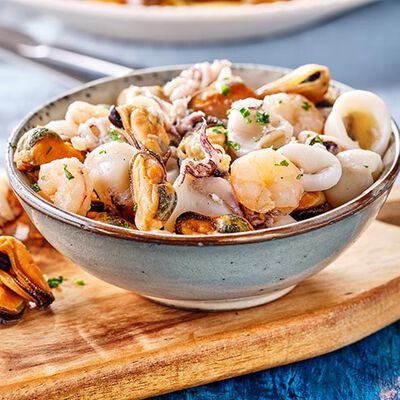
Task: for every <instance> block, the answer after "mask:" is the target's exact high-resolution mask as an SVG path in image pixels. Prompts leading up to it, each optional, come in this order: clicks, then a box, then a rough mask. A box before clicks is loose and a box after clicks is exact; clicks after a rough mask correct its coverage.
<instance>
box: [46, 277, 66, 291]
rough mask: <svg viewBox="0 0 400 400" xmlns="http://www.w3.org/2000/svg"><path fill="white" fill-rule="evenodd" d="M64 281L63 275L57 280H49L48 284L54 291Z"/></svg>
mask: <svg viewBox="0 0 400 400" xmlns="http://www.w3.org/2000/svg"><path fill="white" fill-rule="evenodd" d="M63 281H64V277H63V276H62V275H60V276H59V277H56V278H50V279H47V283H48V284H49V286H50V287H51V288H52V289H55V288H58V287H59V286H60V285H61V284H62V283H63Z"/></svg>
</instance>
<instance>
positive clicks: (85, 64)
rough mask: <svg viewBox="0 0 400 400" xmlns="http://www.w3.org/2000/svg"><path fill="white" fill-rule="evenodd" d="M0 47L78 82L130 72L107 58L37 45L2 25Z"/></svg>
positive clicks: (32, 40) (24, 35) (25, 36)
mask: <svg viewBox="0 0 400 400" xmlns="http://www.w3.org/2000/svg"><path fill="white" fill-rule="evenodd" d="M0 48H2V49H4V50H5V51H6V52H9V53H13V54H14V55H16V56H18V57H21V58H24V59H26V60H30V61H32V62H35V63H38V64H41V65H43V66H45V67H47V68H51V69H54V70H56V71H58V73H60V74H64V75H67V76H69V77H70V78H72V79H75V80H77V81H80V82H86V81H90V80H93V79H96V78H100V77H103V76H123V75H127V74H129V73H130V72H132V71H133V69H132V68H129V67H125V66H122V65H119V64H115V63H113V62H110V61H105V60H101V59H98V58H95V57H91V56H87V55H83V54H79V53H76V52H73V51H70V50H65V49H62V48H57V47H52V46H48V45H43V44H40V43H38V42H36V41H35V39H33V38H32V37H31V36H29V35H27V34H25V33H23V32H20V31H17V30H15V29H13V28H11V27H6V26H0Z"/></svg>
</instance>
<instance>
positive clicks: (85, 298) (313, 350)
mask: <svg viewBox="0 0 400 400" xmlns="http://www.w3.org/2000/svg"><path fill="white" fill-rule="evenodd" d="M394 198H395V199H400V192H399V191H396V193H395V194H394V195H392V199H394ZM388 218H389V219H390V216H388V215H386V220H388ZM399 243H400V229H399V228H398V227H396V226H391V225H388V224H385V223H382V222H375V223H374V224H373V225H372V226H371V227H370V228H369V230H368V231H367V232H366V233H365V234H364V235H363V236H362V238H360V240H359V241H358V242H357V243H356V244H355V245H354V246H352V247H351V248H350V249H349V250H348V251H347V252H346V253H345V254H344V255H343V256H341V257H340V259H338V260H337V261H336V262H335V263H333V264H332V265H331V266H330V267H328V268H327V269H326V270H324V271H323V272H321V273H319V274H318V275H316V276H314V277H312V278H311V279H308V280H307V281H305V282H304V283H302V284H301V285H299V286H298V287H297V288H296V289H295V290H294V291H293V292H292V293H290V294H289V295H288V296H286V297H284V298H282V299H281V300H279V301H276V302H275V303H271V304H269V305H266V306H261V307H257V308H253V309H250V310H244V311H237V312H223V313H199V312H189V311H179V310H175V309H170V308H166V307H163V306H160V305H157V304H154V303H151V302H149V301H147V300H144V299H142V298H140V297H138V296H136V295H134V294H132V293H129V292H126V291H124V290H121V289H118V288H115V287H113V286H111V285H108V284H105V283H103V282H101V281H99V280H97V279H96V278H94V277H91V276H89V275H88V274H86V273H85V272H83V271H82V270H81V269H80V268H78V267H77V266H75V265H73V264H72V263H71V262H69V261H68V260H66V259H65V258H63V257H62V256H61V255H59V254H58V253H56V252H55V251H54V250H52V249H51V248H50V247H43V246H39V245H37V244H36V245H34V246H33V247H32V248H31V249H32V253H33V255H34V257H35V259H36V260H37V261H38V263H39V264H40V266H41V267H42V268H43V270H44V271H45V272H46V273H47V275H48V276H54V275H63V276H64V277H67V278H68V280H67V281H66V282H65V283H64V284H63V285H62V289H60V290H56V291H55V295H56V302H55V303H54V305H53V306H52V308H51V309H50V310H47V311H45V312H38V311H36V310H32V311H30V312H28V313H27V315H25V318H24V320H23V321H22V322H21V323H19V324H18V325H14V326H10V327H8V328H6V329H4V330H2V331H1V346H0V398H1V399H18V400H23V399H44V398H46V399H77V398H80V399H85V398H87V399H109V398H118V399H136V398H144V397H148V396H151V395H156V394H159V393H165V392H168V391H173V390H178V389H182V388H185V387H189V386H194V385H199V384H203V383H207V382H211V381H215V380H220V379H225V378H228V377H232V376H237V375H241V374H245V373H249V372H253V371H258V370H261V369H265V368H270V367H273V366H277V365H283V364H287V363H290V362H294V361H298V360H303V359H306V358H310V357H313V356H316V355H320V354H324V353H327V352H330V351H332V350H335V349H338V348H340V347H343V346H345V345H347V344H349V343H353V342H355V341H357V340H359V339H360V338H362V337H365V336H367V335H369V334H371V333H372V332H375V331H376V330H378V329H380V328H382V327H384V326H386V325H388V324H389V323H391V322H393V321H395V320H397V319H399V318H400V301H399V300H400V268H399V264H400V246H399V245H398V244H399ZM78 278H79V279H84V280H85V282H86V285H85V286H77V285H76V284H74V281H75V280H76V279H78Z"/></svg>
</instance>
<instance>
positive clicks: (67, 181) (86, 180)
mask: <svg viewBox="0 0 400 400" xmlns="http://www.w3.org/2000/svg"><path fill="white" fill-rule="evenodd" d="M37 185H38V189H39V194H40V195H42V196H43V197H44V198H45V199H47V200H50V201H51V202H52V203H53V204H54V205H55V206H56V207H59V208H61V209H62V210H65V211H69V212H72V213H75V214H79V215H86V213H87V212H88V211H89V209H90V202H91V199H90V198H91V195H92V192H93V183H92V180H91V179H90V177H89V173H88V170H87V169H86V167H85V166H84V165H83V164H82V163H81V162H80V161H79V160H78V159H77V158H63V159H61V160H55V161H52V162H50V163H48V164H43V165H41V167H40V171H39V180H38V182H37Z"/></svg>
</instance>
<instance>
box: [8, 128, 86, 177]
mask: <svg viewBox="0 0 400 400" xmlns="http://www.w3.org/2000/svg"><path fill="white" fill-rule="evenodd" d="M72 157H76V158H77V159H78V160H79V161H83V155H82V153H81V152H80V151H78V150H76V149H74V148H73V147H72V145H71V144H70V143H68V142H64V141H63V140H62V139H61V137H60V136H59V135H58V134H57V133H56V132H54V131H52V130H50V129H48V128H44V127H36V128H33V129H31V130H29V131H28V132H26V133H25V134H24V135H23V136H22V137H21V139H20V140H19V141H18V144H17V149H16V151H15V154H14V162H15V163H16V165H17V168H18V169H19V170H22V171H32V170H35V169H38V168H39V167H40V166H41V165H42V164H47V163H49V162H51V161H54V160H59V159H62V158H72Z"/></svg>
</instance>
